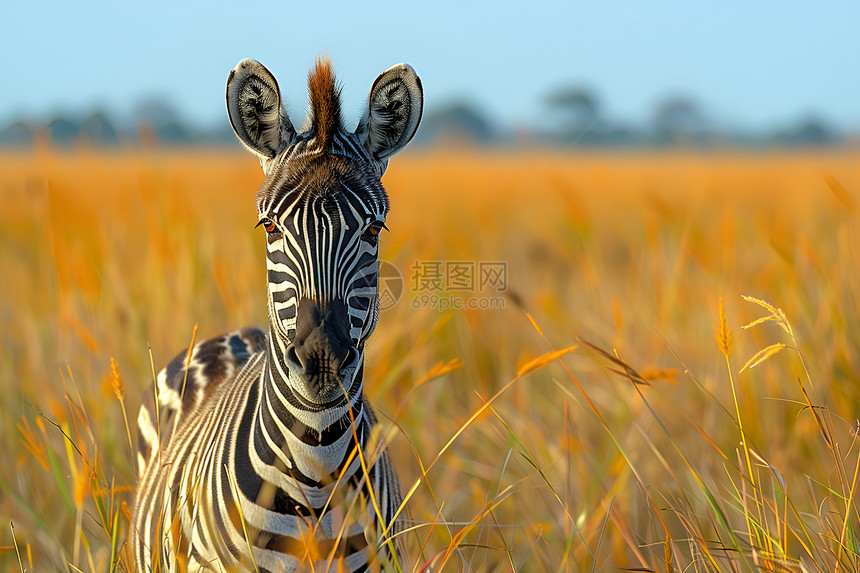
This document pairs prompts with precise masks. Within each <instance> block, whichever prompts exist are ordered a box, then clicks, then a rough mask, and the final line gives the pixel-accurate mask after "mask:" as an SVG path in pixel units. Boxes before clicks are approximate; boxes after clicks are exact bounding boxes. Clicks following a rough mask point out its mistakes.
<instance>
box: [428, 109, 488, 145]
mask: <svg viewBox="0 0 860 573" xmlns="http://www.w3.org/2000/svg"><path fill="white" fill-rule="evenodd" d="M418 136H419V141H424V142H434V141H437V140H438V139H440V138H442V139H453V140H460V141H468V142H472V143H479V144H482V145H486V144H488V143H492V142H493V141H494V140H495V139H496V129H495V128H494V127H493V124H492V123H491V122H490V121H489V120H488V119H487V117H486V116H485V115H484V114H483V113H482V112H480V111H479V110H478V109H477V108H476V107H475V106H474V105H472V104H471V103H469V102H466V101H462V100H457V101H453V102H450V103H448V104H447V105H443V106H442V107H440V108H437V109H436V110H434V111H430V112H428V113H427V114H425V116H424V118H423V119H422V120H421V127H420V129H419V130H418Z"/></svg>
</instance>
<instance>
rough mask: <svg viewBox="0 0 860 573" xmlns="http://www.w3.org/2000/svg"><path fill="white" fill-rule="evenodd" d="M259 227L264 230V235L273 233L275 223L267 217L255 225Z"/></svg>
mask: <svg viewBox="0 0 860 573" xmlns="http://www.w3.org/2000/svg"><path fill="white" fill-rule="evenodd" d="M260 225H262V226H263V229H265V231H266V233H274V232H275V222H274V221H272V220H271V219H269V218H268V217H263V218H262V219H260V222H259V223H257V226H258V227H259V226H260Z"/></svg>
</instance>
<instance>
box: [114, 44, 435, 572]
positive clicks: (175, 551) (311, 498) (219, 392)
mask: <svg viewBox="0 0 860 573" xmlns="http://www.w3.org/2000/svg"><path fill="white" fill-rule="evenodd" d="M308 91H309V94H310V114H309V118H308V120H307V121H306V122H305V125H304V126H303V127H302V128H301V130H296V129H295V128H294V127H293V124H292V123H291V122H290V119H289V117H288V115H287V113H286V111H285V109H284V107H283V105H282V102H281V95H280V90H279V88H278V84H277V82H276V81H275V78H274V76H273V75H272V74H271V72H269V70H267V69H266V68H265V67H264V66H263V65H262V64H260V63H259V62H257V61H255V60H251V59H245V60H242V61H240V62H239V63H238V64H237V66H236V67H235V68H234V69H233V71H232V72H230V76H229V78H228V80H227V110H228V115H229V118H230V123H231V124H232V127H233V130H234V131H235V133H236V135H237V137H238V138H239V141H240V142H241V143H242V144H243V145H244V147H245V148H247V150H249V151H250V152H251V153H252V154H254V155H256V156H257V157H258V158H259V160H260V164H261V166H262V168H263V172H264V174H265V181H264V182H263V184H262V186H261V187H260V188H259V191H258V192H257V197H256V205H257V211H258V215H259V223H258V226H262V227H263V230H264V231H265V233H266V266H267V270H268V297H267V301H268V314H269V324H268V331H267V332H263V331H261V330H259V329H256V328H245V329H242V330H238V331H235V332H231V333H228V334H225V335H223V336H220V337H217V338H213V339H211V340H207V341H205V342H201V343H199V344H196V345H194V346H193V347H192V348H191V349H189V350H187V351H185V352H182V353H180V354H179V355H178V356H177V357H176V358H175V359H174V360H173V361H171V362H170V363H169V364H168V365H167V366H166V367H165V368H164V369H163V370H162V371H161V372H160V373H159V374H158V376H157V378H156V388H155V392H153V394H154V397H152V398H150V399H149V401H148V402H147V401H145V402H144V404H143V405H142V406H141V409H140V413H139V416H138V426H139V438H138V445H139V451H140V453H139V457H138V464H139V471H140V477H139V484H138V488H137V492H136V496H135V502H134V509H133V515H132V531H131V547H132V550H133V553H134V562H135V566H136V568H137V570H138V571H243V570H246V571H270V572H273V573H274V572H282V571H297V570H302V571H304V570H309V571H310V570H313V571H335V570H337V571H364V570H367V569H368V568H369V567H371V565H373V566H374V567H375V566H377V565H376V564H374V562H375V561H374V560H376V559H378V561H379V566H381V567H383V568H388V567H398V566H399V565H397V564H396V563H395V562H396V561H397V559H398V557H397V556H400V557H402V556H403V551H402V548H401V547H400V544H401V539H402V536H398V535H397V534H398V533H399V532H401V531H402V529H403V527H402V519H401V518H400V517H399V515H400V509H401V507H400V506H401V502H402V496H401V493H400V488H399V485H398V480H397V476H396V474H395V472H394V469H393V467H392V464H391V460H390V458H389V456H388V452H387V450H386V449H385V447H384V443H385V439H384V438H381V437H380V433H381V432H380V431H379V428H380V426H378V425H377V419H376V416H375V414H374V412H373V410H372V409H371V407H370V404H369V403H368V402H367V400H366V399H365V397H364V393H363V390H364V357H365V352H364V350H365V342H366V341H367V339H368V338H369V337H370V336H371V334H372V333H373V331H374V329H375V328H376V325H377V322H378V319H379V276H378V269H379V236H380V233H381V231H382V230H383V229H386V227H385V218H386V215H387V213H388V209H389V201H388V196H387V194H386V192H385V190H384V188H383V186H382V183H381V181H380V179H381V177H382V175H383V173H384V172H385V170H386V168H387V165H388V160H389V158H390V157H391V156H392V155H394V154H395V153H396V152H398V151H400V150H401V149H402V148H403V147H404V146H405V145H406V144H407V143H408V142H409V141H410V140H411V139H412V137H413V135H415V132H416V130H417V128H418V124H419V122H420V120H421V114H422V110H423V88H422V86H421V81H420V79H419V78H418V76H417V75H416V73H415V71H414V70H413V69H412V67H410V66H409V65H406V64H398V65H396V66H394V67H392V68H389V69H388V70H386V71H385V72H383V73H382V74H381V75H380V76H379V77H378V78H377V79H376V81H374V83H373V85H372V87H371V90H370V96H369V99H368V103H367V107H366V109H365V111H364V114H363V116H362V117H361V119H360V120H359V123H358V125H357V127H356V128H355V130H354V131H352V132H350V131H348V130H347V129H346V128H345V127H344V124H343V121H342V117H341V102H340V87H339V85H338V83H337V82H336V79H335V76H334V73H333V71H332V66H331V62H330V61H329V60H328V59H323V58H320V59H318V60H317V62H316V66H315V67H314V68H313V69H312V70H311V72H310V73H309V74H308Z"/></svg>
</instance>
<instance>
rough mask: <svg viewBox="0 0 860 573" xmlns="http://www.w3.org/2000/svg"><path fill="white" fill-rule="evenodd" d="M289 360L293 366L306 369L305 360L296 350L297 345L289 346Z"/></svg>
mask: <svg viewBox="0 0 860 573" xmlns="http://www.w3.org/2000/svg"><path fill="white" fill-rule="evenodd" d="M287 362H289V363H290V365H291V366H295V367H296V368H298V369H300V370H302V369H304V366H305V365H304V362H302V359H301V358H299V353H298V352H296V347H295V345H293V344H291V345H290V346H289V348H287Z"/></svg>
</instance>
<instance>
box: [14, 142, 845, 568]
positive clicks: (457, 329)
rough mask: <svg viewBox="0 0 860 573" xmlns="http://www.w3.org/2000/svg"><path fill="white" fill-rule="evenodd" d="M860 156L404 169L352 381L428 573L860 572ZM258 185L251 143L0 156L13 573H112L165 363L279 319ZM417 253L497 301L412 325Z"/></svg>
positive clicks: (470, 154)
mask: <svg viewBox="0 0 860 573" xmlns="http://www.w3.org/2000/svg"><path fill="white" fill-rule="evenodd" d="M858 159H860V157H858V156H857V154H856V153H849V152H845V153H836V152H832V153H820V154H818V153H798V154H792V155H780V154H768V153H757V154H748V155H734V154H725V155H721V154H714V155H696V154H682V153H667V154H635V153H631V154H622V155H607V154H579V155H566V154H563V155H555V153H554V152H537V151H535V152H525V153H506V154H503V153H498V154H486V153H478V152H475V151H472V150H468V149H462V150H457V151H450V152H447V153H430V152H425V153H421V154H413V155H405V156H402V157H397V158H396V159H395V160H394V161H393V162H392V165H391V167H390V169H389V173H388V174H387V175H386V176H385V179H384V183H385V184H386V186H387V188H388V190H389V193H390V195H391V200H392V205H393V208H392V212H391V214H390V216H389V219H388V226H389V227H390V228H391V232H390V233H387V234H386V235H385V236H384V238H383V243H382V253H383V258H384V259H385V260H387V261H390V262H392V263H393V264H395V265H396V266H397V267H398V268H399V269H400V270H401V272H402V273H403V275H404V277H405V279H406V292H405V293H404V295H403V297H402V298H401V300H400V301H399V302H398V304H397V305H395V306H394V307H393V308H391V309H390V310H386V311H385V312H383V314H382V317H381V321H380V327H379V329H378V330H377V332H376V334H375V335H374V337H373V338H372V339H371V342H370V345H369V350H368V354H369V363H368V368H367V379H368V385H367V387H368V392H369V394H370V397H371V399H372V401H373V402H374V404H375V405H376V406H377V410H379V411H380V413H381V414H382V417H383V419H384V420H390V422H388V421H386V422H385V423H386V424H389V423H391V425H390V426H389V427H391V428H394V432H393V433H394V440H393V444H392V446H391V448H392V453H393V456H394V461H395V464H396V466H397V467H398V468H399V472H400V475H401V481H402V482H403V489H404V491H407V492H410V491H411V496H410V500H409V503H408V510H409V514H410V515H409V519H410V523H411V525H412V527H413V530H412V531H411V532H410V534H409V539H408V543H409V546H410V549H411V554H412V557H413V560H414V561H415V563H416V567H418V568H420V567H421V566H423V565H425V564H427V563H429V562H432V563H433V564H434V566H435V567H436V568H437V570H439V569H441V570H445V571H447V570H479V571H505V570H522V571H583V570H606V571H609V570H615V568H617V567H621V568H631V569H634V570H655V571H666V570H668V571H713V570H719V571H749V570H756V569H757V568H760V569H763V570H772V571H785V570H792V571H801V570H807V571H834V570H836V569H839V570H840V571H856V570H858V569H860V559H858V554H860V540H858V538H857V536H858V534H860V533H858V526H860V517H858V509H857V508H858V504H857V499H856V498H857V494H856V489H857V471H858V452H857V444H855V436H856V432H857V431H858V416H859V415H858V413H857V411H856V410H857V408H856V405H857V404H858V403H860V384H858V383H857V382H858V376H857V372H858V365H860V343H858V341H860V314H858V313H860V310H858V293H860V272H858V266H860V256H858V255H860V253H858V247H859V246H860V243H858V226H857V206H856V201H857V199H858V189H860V162H858ZM261 180H262V176H261V173H260V170H259V166H258V165H256V163H255V161H254V160H253V159H252V158H250V157H248V156H245V155H243V154H241V153H224V152H203V151H201V152H188V151H183V152H177V153H175V154H172V153H168V152H163V153H157V154H156V153H153V154H117V155H100V154H94V153H91V152H88V151H86V150H79V151H78V152H76V153H74V154H72V155H54V154H51V153H46V152H39V153H35V154H31V155H6V156H2V157H0V205H2V206H0V269H3V274H2V278H0V320H2V324H3V328H2V331H0V352H2V360H0V381H2V383H3V390H4V392H3V393H2V394H0V408H2V415H1V416H0V432H2V433H0V447H2V448H3V451H4V452H7V455H6V456H5V460H6V462H5V464H4V465H3V468H2V469H0V517H2V520H0V524H2V525H3V530H2V531H0V566H2V567H3V569H4V570H13V571H17V570H19V569H24V570H28V571H42V570H52V569H57V570H69V571H74V570H78V569H79V570H83V571H89V570H98V571H104V570H110V569H112V568H117V567H118V568H119V569H120V570H122V569H124V568H127V564H128V561H127V556H126V555H125V549H124V540H125V537H126V535H127V531H128V517H127V505H125V504H130V502H131V498H132V488H133V487H134V480H135V476H134V472H133V469H132V459H133V457H134V452H133V451H131V450H132V446H131V445H130V444H129V435H128V434H127V430H126V423H125V418H126V417H127V418H128V419H129V423H130V424H131V428H130V431H131V439H132V440H133V438H134V434H133V432H134V420H135V418H136V412H137V405H138V403H139V398H140V396H141V393H142V392H143V391H144V390H145V389H146V388H147V385H148V384H149V383H150V381H151V377H152V374H151V372H152V366H151V364H150V355H151V356H152V363H153V364H154V367H155V369H158V368H160V367H161V366H162V365H163V364H164V363H165V362H166V361H167V360H168V359H169V358H171V357H172V356H174V355H175V354H176V353H177V352H178V351H180V350H181V349H183V348H186V347H187V345H188V343H189V341H190V340H191V336H192V331H193V329H194V327H195V325H198V328H199V334H198V336H199V337H205V336H207V335H215V334H218V333H220V332H223V331H225V330H228V329H232V328H235V327H237V326H240V325H245V324H259V325H262V324H264V323H265V302H264V300H265V298H264V297H265V294H264V293H265V271H264V263H263V252H264V246H263V237H262V233H261V232H259V230H257V231H254V230H253V229H252V227H253V226H254V224H256V222H257V221H256V216H255V212H254V206H253V197H254V192H255V191H256V188H257V186H258V185H259V184H260V182H261ZM416 260H417V261H505V262H506V263H507V265H508V283H509V285H508V286H509V288H508V291H507V293H506V294H505V299H504V300H505V304H504V307H503V308H500V309H493V310H489V309H487V310H462V311H458V310H453V311H447V312H440V311H438V310H434V309H429V308H418V309H416V308H413V304H412V302H413V300H414V298H415V297H416V296H417V295H418V294H420V293H414V292H412V291H411V290H410V273H411V270H410V269H411V267H412V265H413V263H414V262H415V261H416ZM479 294H480V293H479ZM742 295H747V296H750V297H754V298H755V299H757V301H758V302H757V301H756V300H752V301H745V300H744V299H742V298H741V297H742ZM721 299H722V302H721ZM759 318H766V319H767V320H765V321H763V322H761V323H758V324H754V325H753V326H751V327H750V328H748V329H742V328H741V327H742V326H744V325H748V324H750V323H753V322H755V321H756V320H757V319H759ZM780 345H784V346H780ZM574 346H575V347H576V348H573V349H571V347H574ZM762 350H764V352H760V351H762ZM748 361H749V362H748ZM119 397H121V400H120V399H118V398H119ZM416 484H417V485H416ZM413 486H414V488H413ZM7 526H8V527H7ZM13 535H14V537H13Z"/></svg>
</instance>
